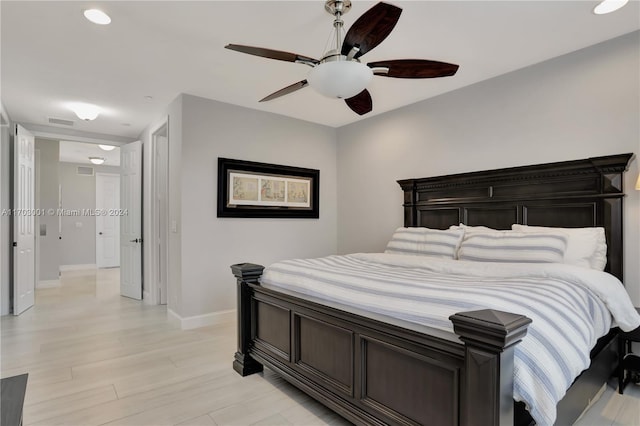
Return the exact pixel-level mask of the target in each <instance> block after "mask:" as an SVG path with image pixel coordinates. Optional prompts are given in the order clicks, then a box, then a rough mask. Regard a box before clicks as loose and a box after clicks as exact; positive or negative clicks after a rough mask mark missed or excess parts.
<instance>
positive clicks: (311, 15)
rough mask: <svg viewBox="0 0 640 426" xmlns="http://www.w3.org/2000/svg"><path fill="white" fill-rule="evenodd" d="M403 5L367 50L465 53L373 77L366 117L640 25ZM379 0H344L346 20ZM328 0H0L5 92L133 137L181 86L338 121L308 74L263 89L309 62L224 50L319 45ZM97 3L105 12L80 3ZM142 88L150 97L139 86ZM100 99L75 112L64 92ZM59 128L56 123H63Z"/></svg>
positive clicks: (21, 110) (382, 54) (629, 14)
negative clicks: (96, 113) (443, 66)
mask: <svg viewBox="0 0 640 426" xmlns="http://www.w3.org/2000/svg"><path fill="white" fill-rule="evenodd" d="M389 2H390V3H393V4H395V5H397V6H400V7H402V8H403V13H402V16H401V17H400V21H399V22H398V24H397V26H396V27H395V29H394V31H393V32H392V33H391V35H390V36H389V37H388V38H387V39H386V40H385V41H384V42H383V43H382V44H381V45H379V46H378V47H377V48H375V49H374V50H372V51H371V52H369V53H367V54H366V55H365V56H364V57H363V61H364V62H372V61H375V60H384V59H401V58H424V59H433V60H439V61H444V62H452V63H456V64H459V65H460V70H459V71H458V73H457V75H455V76H454V77H448V78H440V79H431V80H429V79H428V80H401V79H393V78H384V77H374V81H373V83H372V84H371V86H370V87H369V90H370V92H371V94H372V97H373V101H374V106H373V112H372V113H369V114H368V115H365V116H364V118H366V117H370V116H373V115H376V114H380V113H383V112H385V111H389V110H392V109H395V108H399V107H401V106H404V105H408V104H411V103H415V102H418V101H421V100H424V99H427V98H429V97H432V96H436V95H438V94H441V93H444V92H447V91H451V90H455V89H457V88H460V87H463V86H467V85H469V84H473V83H475V82H478V81H482V80H485V79H488V78H491V77H494V76H497V75H500V74H504V73H507V72H510V71H513V70H516V69H519V68H523V67H526V66H528V65H531V64H534V63H538V62H541V61H544V60H546V59H549V58H553V57H556V56H559V55H562V54H565V53H568V52H571V51H574V50H578V49H581V48H583V47H586V46H590V45H592V44H596V43H598V42H601V41H604V40H608V39H611V38H614V37H617V36H620V35H623V34H626V33H629V32H631V31H634V30H638V29H640V2H639V0H632V1H631V2H630V3H629V4H628V5H627V6H625V7H624V8H623V9H621V10H619V11H617V12H614V13H612V14H609V15H603V16H596V15H594V14H593V13H592V9H593V7H594V6H595V5H596V4H597V2H596V1H587V0H573V1H541V0H537V1H480V0H476V1H393V0H389ZM374 4H375V2H370V1H358V0H353V8H352V10H351V11H350V12H349V13H348V14H347V15H345V17H344V20H345V27H346V28H348V27H349V26H350V25H351V24H352V23H353V22H354V20H355V19H357V17H359V16H360V15H361V14H362V13H364V12H365V11H366V10H367V9H368V8H370V7H371V6H373V5H374ZM323 5H324V1H323V0H314V1H310V0H309V1H288V2H287V1H284V2H283V1H280V2H274V1H252V2H249V1H193V2H192V1H189V2H183V1H111V2H97V1H91V2H87V1H66V2H60V1H42V2H38V1H6V0H3V1H2V2H0V12H1V19H2V21H1V25H2V26H1V30H2V33H1V35H2V41H1V43H2V44H1V52H2V53H1V59H2V63H1V66H2V69H1V70H2V74H1V85H2V101H3V103H4V106H5V107H6V110H7V111H8V113H9V115H10V117H11V119H12V120H14V121H17V122H21V123H33V124H37V125H48V124H49V123H48V119H49V118H50V117H54V118H61V119H66V120H73V121H74V126H73V128H74V129H77V130H81V131H87V132H93V133H103V134H109V135H117V136H121V137H129V138H135V137H137V136H139V134H140V132H141V131H142V130H143V129H144V128H145V127H146V126H147V125H148V124H149V123H150V122H152V121H155V120H158V118H159V117H160V116H161V115H162V114H163V111H164V109H165V107H166V106H167V105H168V104H169V103H170V102H171V101H172V100H173V99H174V98H175V97H176V96H177V95H178V94H180V93H188V94H192V95H197V96H202V97H205V98H210V99H216V100H219V101H222V102H228V103H232V104H236V105H241V106H245V107H249V108H255V109H260V110H264V111H270V112H273V113H277V114H282V115H286V116H290V117H295V118H299V119H303V120H308V121H312V122H316V123H322V124H325V125H328V126H333V127H339V126H342V125H345V124H348V123H352V122H354V121H357V120H361V119H363V118H362V117H359V116H357V115H356V114H355V113H353V112H352V111H351V110H349V109H348V108H347V107H346V105H344V103H343V102H342V101H338V100H332V99H328V98H324V97H322V96H321V95H319V94H317V93H315V92H314V91H313V89H311V88H306V89H303V90H300V91H298V92H296V93H294V94H291V95H288V96H284V97H282V98H279V99H277V100H274V101H271V102H265V103H258V100H259V99H261V98H262V97H264V96H266V95H267V94H270V93H272V92H274V91H275V90H278V89H280V88H283V87H285V86H287V85H289V84H292V83H294V82H297V81H300V80H302V79H304V78H306V74H307V72H308V70H309V68H308V67H307V66H305V65H300V64H293V63H286V62H281V61H274V60H269V59H264V58H259V57H255V56H250V55H244V54H241V53H237V52H233V51H229V50H227V49H224V48H223V47H224V46H225V45H226V44H228V43H237V44H247V45H253V46H260V47H267V48H272V49H277V50H285V51H290V52H295V53H298V54H301V55H306V56H311V57H316V58H318V57H321V56H322V53H323V50H324V47H325V46H326V43H327V38H328V36H329V34H330V32H331V29H332V17H331V16H329V15H328V14H327V13H326V12H325V11H324V7H323ZM89 7H99V8H101V9H102V10H104V11H105V12H107V13H108V14H109V15H110V16H111V18H112V23H111V25H108V26H98V25H94V24H92V23H90V22H88V21H86V20H85V19H84V17H83V16H82V12H83V10H84V9H86V8H89ZM145 96H151V97H152V99H146V98H145ZM73 101H80V102H89V103H94V104H97V105H99V106H101V107H103V108H104V112H103V114H102V115H101V116H100V117H98V119H97V120H95V121H92V122H83V121H80V120H78V119H77V118H76V117H75V116H74V114H73V113H72V112H71V111H69V110H68V109H66V108H65V106H64V105H65V103H66V102H73ZM63 128H64V127H63Z"/></svg>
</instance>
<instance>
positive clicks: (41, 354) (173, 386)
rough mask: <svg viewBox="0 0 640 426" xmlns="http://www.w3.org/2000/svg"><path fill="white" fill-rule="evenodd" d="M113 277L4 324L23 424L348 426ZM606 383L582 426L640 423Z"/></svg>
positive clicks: (219, 334)
mask: <svg viewBox="0 0 640 426" xmlns="http://www.w3.org/2000/svg"><path fill="white" fill-rule="evenodd" d="M118 274H119V271H118V269H104V270H88V271H69V272H65V273H64V274H63V276H62V279H61V286H60V287H57V288H47V289H39V290H37V291H36V305H35V306H34V307H33V308H31V309H30V310H28V311H27V312H25V313H24V314H22V315H21V316H19V317H12V316H6V317H2V321H1V322H2V335H1V340H0V345H1V349H2V353H1V355H2V358H1V360H0V366H1V369H2V377H7V376H13V375H16V374H22V373H24V372H28V373H29V382H28V387H27V394H26V401H25V410H24V424H25V426H28V425H77V426H90V425H106V424H108V425H133V426H147V425H149V426H151V425H153V426H156V425H157V426H160V425H190V426H196V425H203V426H204V425H326V424H331V425H348V424H350V423H348V422H346V421H345V420H344V419H342V418H341V417H339V416H338V415H336V414H334V413H333V412H331V411H330V410H328V409H326V408H325V407H324V406H322V405H321V404H319V403H317V402H315V401H313V400H311V399H310V398H309V397H307V396H306V395H305V394H303V393H302V392H300V391H298V390H297V389H295V388H294V387H292V386H291V385H289V384H288V383H286V382H285V381H284V380H282V379H281V378H279V377H277V376H276V375H274V374H273V373H271V372H270V371H268V370H266V371H265V372H264V373H262V374H256V375H253V376H249V377H245V378H242V377H240V376H239V375H238V374H236V373H235V372H234V371H233V369H232V367H231V362H232V359H233V353H234V352H235V349H236V348H235V345H236V334H235V324H225V325H219V326H211V327H203V328H199V329H195V330H186V331H183V330H180V329H179V328H178V327H177V326H176V325H175V324H173V323H171V322H170V321H168V319H167V313H166V308H165V307H164V306H145V305H143V304H142V303H140V302H138V301H134V300H131V299H127V298H124V297H120V296H119V284H118ZM615 383H616V382H615V380H612V381H611V382H610V385H609V386H608V387H607V390H606V391H605V393H604V395H603V396H602V398H600V400H599V401H598V402H597V403H596V404H595V405H594V406H593V407H592V408H591V409H590V410H589V411H588V412H587V413H586V415H585V416H584V417H583V418H582V419H581V420H580V421H579V422H578V424H579V425H580V426H605V425H628V426H637V425H640V386H636V385H630V386H629V387H628V388H627V390H626V391H625V394H624V395H618V393H617V392H615V391H614V388H613V386H615Z"/></svg>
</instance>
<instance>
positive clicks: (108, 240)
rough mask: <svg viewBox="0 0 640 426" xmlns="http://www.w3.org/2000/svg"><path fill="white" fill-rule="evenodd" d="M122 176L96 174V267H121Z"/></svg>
mask: <svg viewBox="0 0 640 426" xmlns="http://www.w3.org/2000/svg"><path fill="white" fill-rule="evenodd" d="M120 213H122V211H121V210H120V175H115V174H108V173H96V266H97V267H98V268H113V267H116V266H120Z"/></svg>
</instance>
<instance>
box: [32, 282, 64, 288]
mask: <svg viewBox="0 0 640 426" xmlns="http://www.w3.org/2000/svg"><path fill="white" fill-rule="evenodd" d="M56 287H60V280H41V281H38V282H37V283H36V288H56Z"/></svg>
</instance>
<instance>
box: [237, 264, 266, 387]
mask: <svg viewBox="0 0 640 426" xmlns="http://www.w3.org/2000/svg"><path fill="white" fill-rule="evenodd" d="M263 270H264V266H261V265H256V264H253V263H239V264H236V265H231V271H232V272H233V275H235V276H236V278H237V279H238V284H237V286H238V326H237V327H238V351H237V352H236V354H235V356H234V358H235V359H234V361H233V369H234V370H236V371H237V372H238V374H240V375H241V376H243V377H244V376H248V375H250V374H253V373H258V372H260V371H262V364H260V363H259V362H258V361H256V360H255V359H253V358H252V357H251V355H249V347H250V345H251V292H252V290H251V288H250V287H249V284H250V283H251V284H254V283H255V284H257V283H258V278H260V276H261V275H262V271H263Z"/></svg>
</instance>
